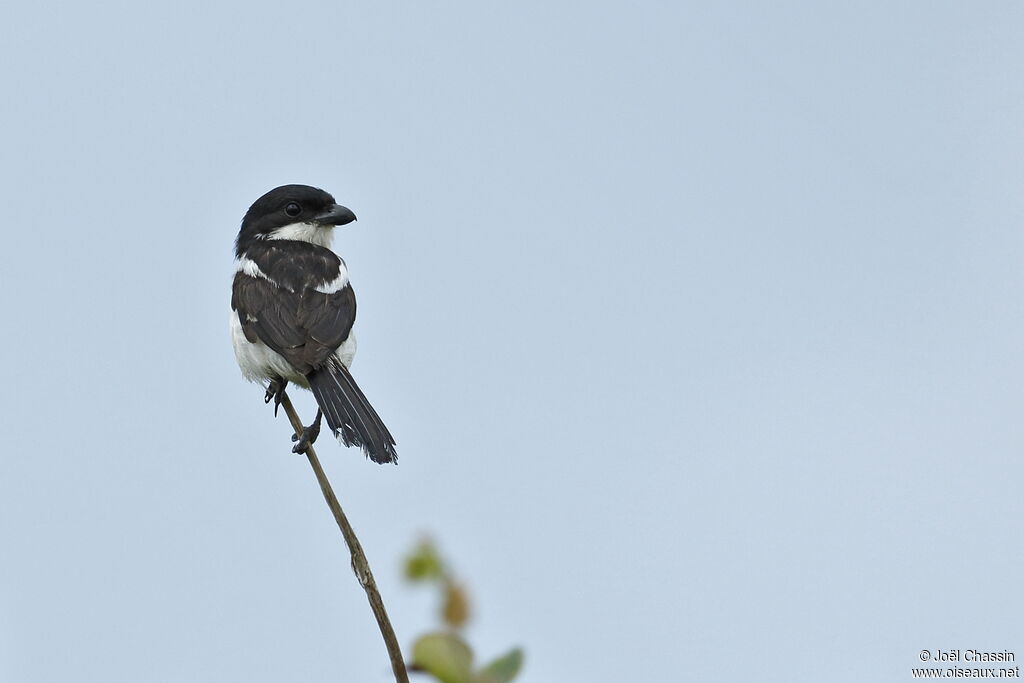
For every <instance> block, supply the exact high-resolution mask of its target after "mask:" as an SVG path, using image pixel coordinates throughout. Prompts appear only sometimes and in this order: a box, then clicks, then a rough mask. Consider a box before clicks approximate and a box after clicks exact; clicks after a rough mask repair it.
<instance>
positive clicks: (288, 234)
mask: <svg viewBox="0 0 1024 683" xmlns="http://www.w3.org/2000/svg"><path fill="white" fill-rule="evenodd" d="M266 239H268V240H296V241H298V242H310V243H312V244H316V245H319V246H321V247H325V248H327V249H330V248H331V244H332V243H333V242H334V226H333V225H327V226H324V225H317V224H316V223H291V224H289V225H285V226H283V227H280V228H278V229H277V230H274V231H273V232H272V233H270V234H269V235H267V237H266Z"/></svg>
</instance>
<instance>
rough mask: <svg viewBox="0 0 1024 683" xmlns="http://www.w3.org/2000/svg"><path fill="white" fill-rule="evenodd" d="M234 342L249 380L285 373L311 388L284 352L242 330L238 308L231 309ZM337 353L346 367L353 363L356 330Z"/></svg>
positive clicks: (299, 383) (263, 379)
mask: <svg viewBox="0 0 1024 683" xmlns="http://www.w3.org/2000/svg"><path fill="white" fill-rule="evenodd" d="M231 344H232V346H234V349H235V360H237V361H238V367H239V369H240V370H241V371H242V376H243V377H245V378H246V379H247V380H249V381H250V382H257V383H259V384H265V383H266V382H267V380H270V379H272V378H274V377H284V378H285V379H286V380H288V381H289V382H294V383H295V384H298V385H299V386H300V387H305V388H309V383H308V382H307V381H306V378H305V377H303V376H302V374H301V373H299V372H297V371H296V370H295V368H294V367H292V364H291V363H289V362H288V361H287V360H285V358H284V357H283V356H282V355H281V354H279V353H278V352H277V351H274V350H273V349H271V348H270V347H268V346H267V345H266V344H264V343H263V342H259V341H257V342H251V341H249V340H248V339H246V338H245V333H244V332H242V323H241V321H240V320H239V319H238V313H237V312H236V311H231ZM334 355H335V356H336V357H337V358H338V360H340V361H341V362H342V364H343V365H344V366H345V367H346V368H347V367H350V366H351V365H352V360H353V359H354V358H355V355H356V335H355V332H349V334H348V339H346V340H345V341H344V343H342V345H341V346H340V347H338V349H337V350H336V351H335V352H334Z"/></svg>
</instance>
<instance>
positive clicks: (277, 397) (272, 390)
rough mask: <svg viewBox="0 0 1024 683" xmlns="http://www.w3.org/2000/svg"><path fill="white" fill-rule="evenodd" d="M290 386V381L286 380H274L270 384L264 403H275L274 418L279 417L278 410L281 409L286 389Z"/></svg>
mask: <svg viewBox="0 0 1024 683" xmlns="http://www.w3.org/2000/svg"><path fill="white" fill-rule="evenodd" d="M287 386H288V380H286V379H272V380H270V384H269V385H268V386H267V393H266V395H264V397H263V402H264V403H270V401H271V400H273V401H274V417H277V409H278V408H280V407H281V401H283V400H284V389H285V387H287Z"/></svg>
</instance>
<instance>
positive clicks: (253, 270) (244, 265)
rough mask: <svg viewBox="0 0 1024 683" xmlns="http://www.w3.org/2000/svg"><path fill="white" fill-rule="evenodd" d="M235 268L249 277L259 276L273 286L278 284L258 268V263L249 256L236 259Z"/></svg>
mask: <svg viewBox="0 0 1024 683" xmlns="http://www.w3.org/2000/svg"><path fill="white" fill-rule="evenodd" d="M235 270H236V271H238V272H239V273H245V274H246V275H248V276H249V277H261V278H263V279H264V280H266V281H267V282H269V283H270V284H272V285H274V286H275V287H276V286H278V284H277V283H276V282H274V281H273V280H271V279H270V277H269V276H267V274H266V273H264V272H263V271H262V270H260V267H259V265H257V264H256V262H255V261H253V260H252V259H251V258H247V257H245V256H243V257H242V258H240V259H238V266H237V267H236V268H235Z"/></svg>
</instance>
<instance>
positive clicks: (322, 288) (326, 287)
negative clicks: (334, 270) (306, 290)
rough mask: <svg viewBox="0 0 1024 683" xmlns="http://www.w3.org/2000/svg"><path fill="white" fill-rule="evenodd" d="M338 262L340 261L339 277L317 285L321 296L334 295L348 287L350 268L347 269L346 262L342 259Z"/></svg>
mask: <svg viewBox="0 0 1024 683" xmlns="http://www.w3.org/2000/svg"><path fill="white" fill-rule="evenodd" d="M338 261H340V263H338V277H336V278H334V279H333V280H331V281H330V282H325V283H323V284H322V285H317V287H316V291H318V292H320V293H321V294H334V293H335V292H337V291H340V290H342V289H344V288H345V287H346V285H348V268H346V267H345V262H344V261H342V260H341V259H340V258H339V259H338Z"/></svg>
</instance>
